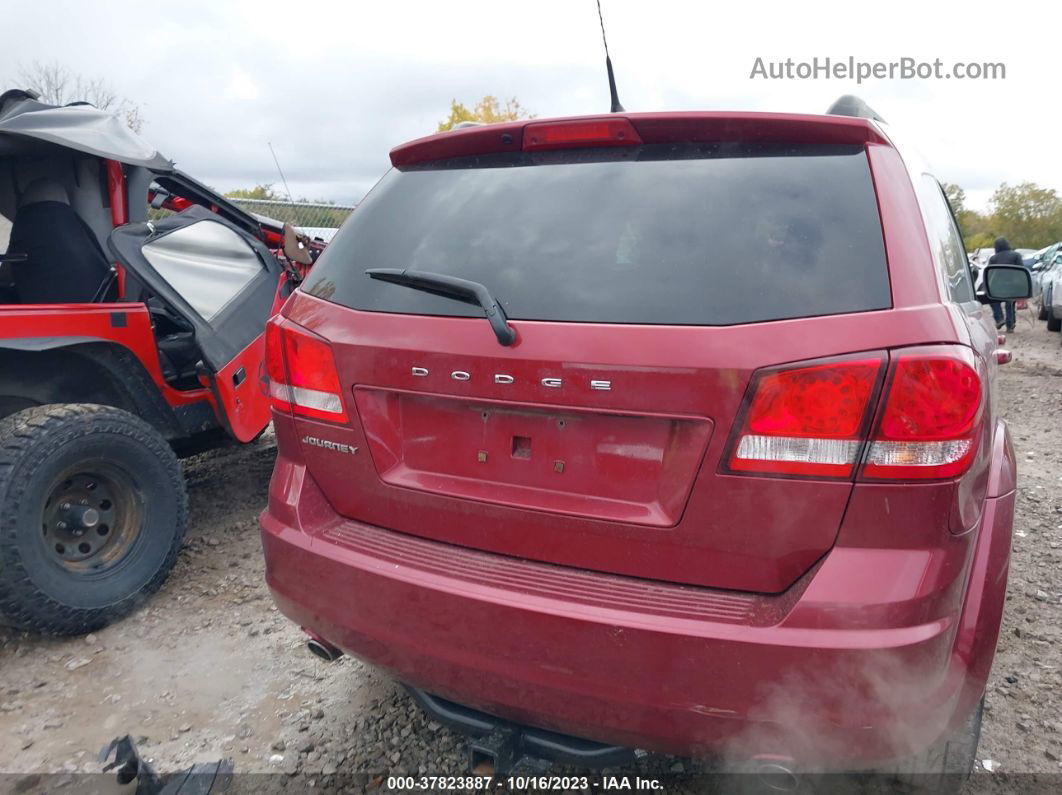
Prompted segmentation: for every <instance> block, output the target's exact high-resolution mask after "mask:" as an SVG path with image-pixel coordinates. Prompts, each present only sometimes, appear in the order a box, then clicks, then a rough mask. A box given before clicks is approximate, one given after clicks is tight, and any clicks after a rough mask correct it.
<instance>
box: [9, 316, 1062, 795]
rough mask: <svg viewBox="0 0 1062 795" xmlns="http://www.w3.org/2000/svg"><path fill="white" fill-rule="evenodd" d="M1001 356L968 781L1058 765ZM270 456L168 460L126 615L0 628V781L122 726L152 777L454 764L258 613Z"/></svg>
mask: <svg viewBox="0 0 1062 795" xmlns="http://www.w3.org/2000/svg"><path fill="white" fill-rule="evenodd" d="M1010 347H1011V348H1012V350H1013V351H1014V352H1015V361H1014V362H1013V363H1012V364H1010V365H1008V366H1007V367H1004V368H1002V369H1003V376H1002V378H1001V384H1000V392H1001V399H1002V401H1003V404H1004V406H1005V412H1006V415H1007V418H1008V420H1009V421H1010V423H1011V428H1012V431H1013V433H1014V437H1015V444H1016V446H1017V449H1018V456H1019V459H1020V461H1021V474H1020V477H1021V482H1020V495H1019V499H1018V508H1017V510H1018V519H1017V526H1016V537H1015V541H1014V556H1013V558H1012V567H1011V573H1010V594H1009V597H1008V605H1007V615H1006V619H1005V622H1004V627H1003V632H1002V635H1001V639H1000V645H999V652H998V655H997V657H996V663H995V667H994V670H993V673H992V679H991V683H990V685H989V690H988V699H987V708H986V709H987V711H986V713H985V721H984V729H983V735H982V738H981V746H980V749H979V751H978V759H979V760H981V761H979V763H978V771H977V775H976V776H975V777H974V779H973V781H972V783H971V785H968V789H969V790H971V791H972V790H974V789H977V790H981V789H989V790H992V791H1008V792H1014V791H1025V790H1027V789H1028V788H1029V782H1030V779H1028V778H1024V779H1023V778H1020V777H1019V778H1008V777H1007V775H1006V774H1015V773H1020V774H1029V773H1038V774H1050V773H1054V774H1059V773H1060V772H1062V761H1060V760H1062V695H1060V693H1059V684H1060V683H1062V645H1060V638H1062V629H1060V626H1059V618H1060V617H1062V606H1060V604H1062V584H1060V581H1059V577H1058V569H1059V563H1060V561H1062V543H1060V542H1062V467H1060V466H1059V462H1060V460H1062V428H1060V425H1059V422H1058V417H1059V414H1060V409H1062V349H1060V347H1059V335H1058V334H1048V333H1047V332H1046V331H1045V330H1044V327H1043V324H1041V323H1037V324H1032V323H1031V322H1030V320H1029V318H1028V317H1024V316H1023V318H1022V320H1021V322H1020V324H1019V327H1018V332H1017V333H1016V334H1014V335H1012V338H1011V340H1010ZM274 453H275V447H274V443H273V441H272V438H271V437H270V436H268V435H267V436H266V437H263V439H261V440H260V441H259V442H257V443H256V444H254V445H251V446H249V447H245V448H229V449H225V450H221V451H218V452H215V453H212V454H209V455H204V456H200V457H197V458H193V459H189V460H187V461H186V462H185V468H186V472H187V477H188V481H189V491H190V497H191V506H192V516H191V524H190V530H189V535H188V540H187V545H186V547H185V549H184V550H183V552H182V553H181V557H180V560H179V562H178V564H177V567H176V569H175V571H174V573H173V575H172V576H171V577H170V579H169V581H168V583H167V585H166V586H165V587H164V588H163V590H162V591H161V593H160V594H159V595H157V596H156V597H155V598H154V599H152V600H151V602H150V603H149V604H148V605H147V606H146V608H145V609H143V610H141V611H140V612H139V613H138V614H136V615H134V616H133V617H131V618H129V619H127V620H126V621H123V622H121V623H120V624H118V625H116V626H113V627H110V628H108V629H106V630H103V631H101V632H99V633H96V634H95V635H90V636H88V637H86V638H82V639H74V640H55V639H46V638H39V637H32V636H25V635H17V634H12V633H7V632H5V631H4V630H0V772H6V773H8V774H11V775H8V776H0V791H3V790H4V789H5V785H10V786H11V788H12V789H17V790H21V791H30V790H34V789H38V788H47V789H52V788H54V787H57V786H59V785H60V784H64V783H65V784H68V785H71V784H72V785H74V786H72V787H70V789H75V790H76V789H79V788H80V786H81V785H84V784H85V782H86V779H85V778H75V777H74V776H73V775H72V774H75V773H86V772H98V771H99V769H100V766H99V763H98V762H97V760H96V754H97V753H98V751H99V750H100V748H101V747H102V746H103V745H105V744H106V743H107V742H108V741H109V740H110V739H111V738H112V737H115V736H117V735H121V734H126V733H128V734H131V735H132V736H133V737H135V738H138V740H139V742H140V746H139V747H140V749H141V751H142V752H143V754H144V756H145V757H147V758H149V759H151V760H153V761H154V764H155V765H156V766H157V767H158V768H159V769H160V770H162V771H170V770H175V769H178V768H181V767H184V766H187V765H189V764H192V763H194V762H206V761H212V760H216V759H218V758H219V757H222V756H226V757H232V758H233V760H234V762H235V768H236V770H237V771H238V772H243V773H252V772H253V773H273V774H274V775H272V776H269V777H264V776H263V777H260V778H259V779H257V783H256V785H255V788H257V789H259V790H260V789H262V788H269V787H281V786H283V785H285V784H288V785H290V786H289V789H304V788H306V787H309V786H317V787H320V786H322V785H328V784H330V783H335V782H337V781H338V782H340V783H341V784H342V785H343V786H349V787H351V788H353V789H355V790H357V789H367V790H373V789H385V788H386V779H385V778H382V777H383V776H387V775H399V774H434V775H440V774H442V775H447V774H449V775H455V774H461V773H463V772H464V754H465V751H464V741H463V739H462V738H461V737H460V736H458V735H456V734H453V733H452V732H450V731H449V730H447V729H445V728H443V727H441V726H439V725H438V724H436V723H434V722H433V721H431V720H429V719H427V718H425V717H424V716H423V715H422V714H421V713H420V712H419V711H418V710H416V709H415V708H414V706H413V705H412V703H411V702H410V700H409V699H408V698H407V697H406V696H405V695H404V694H403V693H402V691H401V690H400V688H399V687H398V686H397V685H396V684H395V683H394V682H393V681H392V680H391V679H390V678H389V677H388V676H387V675H385V674H383V673H381V672H379V671H376V670H374V669H373V668H371V667H370V666H368V665H365V664H362V663H360V662H358V661H356V660H352V659H348V658H343V659H341V660H340V661H339V662H337V663H335V664H333V665H326V664H324V663H321V662H318V661H317V660H316V659H315V658H313V657H312V656H310V655H309V654H308V653H306V651H305V650H304V648H303V641H304V639H303V636H302V634H301V632H300V631H299V630H298V628H296V627H294V626H291V625H290V624H289V623H288V621H287V620H286V619H284V618H283V617H282V616H280V614H279V613H277V612H276V610H275V608H273V606H272V603H271V601H270V598H269V595H268V592H267V590H266V588H265V586H264V584H263V566H262V559H261V552H260V546H259V541H258V533H257V526H256V515H257V513H258V511H259V510H260V508H261V506H262V505H263V504H264V501H265V490H266V485H267V482H268V479H269V473H270V469H271V466H272V459H273V456H274ZM985 760H987V761H985ZM694 769H696V765H695V764H693V763H690V762H688V761H683V760H677V759H670V758H658V757H651V758H649V759H647V760H644V761H643V762H641V763H640V765H639V771H640V772H642V773H648V774H651V775H667V776H668V780H669V786H668V791H672V790H674V789H690V790H694V789H697V790H699V789H703V787H702V786H699V785H698V784H697V781H698V780H697V779H695V778H694V777H692V776H690V775H689V774H690V772H691V770H694ZM44 774H53V775H52V776H50V777H48V776H45V777H44V778H37V777H36V776H38V775H44ZM278 774H279V775H278ZM285 774H286V775H285ZM295 774H298V776H297V777H294V778H289V776H295ZM1000 774H1003V775H1000ZM246 780H250V779H245V781H246ZM684 781H685V784H688V786H684ZM1055 782H1056V783H1058V784H1059V785H1062V777H1060V778H1056V779H1055ZM267 783H268V785H269V786H268V787H266V784H267ZM672 785H673V786H672ZM68 791H69V790H68ZM1044 791H1047V790H1044Z"/></svg>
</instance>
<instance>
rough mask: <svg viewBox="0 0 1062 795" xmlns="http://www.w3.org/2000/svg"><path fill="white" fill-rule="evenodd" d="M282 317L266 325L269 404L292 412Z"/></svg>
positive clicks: (270, 320) (278, 409) (272, 319)
mask: <svg viewBox="0 0 1062 795" xmlns="http://www.w3.org/2000/svg"><path fill="white" fill-rule="evenodd" d="M282 322H283V321H282V319H281V318H280V317H272V318H270V319H269V322H267V323H266V336H265V360H266V375H268V376H269V402H270V404H271V405H272V406H273V408H275V409H276V410H277V411H283V412H289V411H291V388H290V387H289V386H288V373H287V369H286V368H285V367H284V343H283V341H282V338H281V331H280V324H281V323H282Z"/></svg>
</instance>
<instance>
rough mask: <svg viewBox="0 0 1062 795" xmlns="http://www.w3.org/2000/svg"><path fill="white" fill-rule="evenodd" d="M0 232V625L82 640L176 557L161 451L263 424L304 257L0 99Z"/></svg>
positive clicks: (54, 112)
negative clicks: (274, 346) (270, 331)
mask: <svg viewBox="0 0 1062 795" xmlns="http://www.w3.org/2000/svg"><path fill="white" fill-rule="evenodd" d="M174 211H181V212H176V213H175V212H174ZM0 221H3V223H2V224H0V233H2V237H3V238H4V239H2V240H0V252H3V253H0V623H7V624H10V625H13V626H15V627H17V628H20V629H31V630H38V631H45V632H52V633H58V634H76V633H84V632H89V631H91V630H94V629H97V628H99V627H101V626H103V625H104V624H106V623H108V622H110V621H112V620H114V619H115V618H118V617H120V616H122V615H125V614H126V613H128V612H129V611H130V610H132V609H133V608H134V607H135V606H136V605H137V604H138V603H139V602H140V601H142V600H143V599H144V598H145V596H146V595H148V594H150V593H152V592H153V591H154V590H156V589H157V588H158V587H159V586H160V585H161V583H162V581H163V579H164V578H165V577H166V575H167V573H168V572H169V570H170V568H171V567H172V566H173V563H174V561H175V560H176V557H177V552H178V550H179V549H180V545H181V539H182V537H183V535H184V531H185V523H186V518H187V517H186V497H185V489H184V484H183V481H182V476H181V470H180V465H179V464H178V460H177V455H176V453H182V452H188V451H197V450H203V449H207V448H209V447H210V446H215V445H217V444H219V443H221V442H222V441H225V440H228V439H235V440H236V441H238V442H249V441H251V440H253V439H254V438H255V437H257V436H258V435H259V434H260V433H261V432H262V431H263V430H264V429H265V427H266V426H267V425H268V423H269V419H270V416H269V405H268V400H267V394H266V388H265V372H264V365H263V363H262V357H263V341H262V337H263V332H264V329H265V322H266V320H267V319H268V318H269V316H270V315H271V314H272V313H273V312H274V311H275V310H276V308H277V307H279V305H280V304H281V302H283V301H284V299H285V298H287V296H288V294H289V293H290V292H291V290H292V288H293V287H294V286H295V285H296V284H297V283H298V281H299V280H300V279H301V277H302V275H303V274H304V273H305V270H306V267H307V266H308V265H309V264H310V262H311V261H312V258H313V254H314V253H316V250H315V247H314V246H312V245H309V244H308V243H307V242H306V241H303V242H302V243H300V242H299V240H298V235H296V234H295V232H294V230H292V229H290V228H288V229H286V230H285V229H284V228H283V227H281V226H280V225H274V224H269V223H263V222H261V221H260V220H259V219H257V218H255V217H253V216H251V215H250V214H248V213H246V212H244V211H243V210H241V209H239V208H238V207H236V206H235V205H233V204H231V203H229V202H228V201H226V200H225V199H223V198H222V197H221V196H219V195H218V194H217V193H215V192H214V191H213V190H211V189H210V188H207V187H206V186H204V185H202V184H200V183H198V182H197V181H195V180H194V179H192V178H191V177H189V176H188V175H186V174H183V173H182V172H180V171H178V170H177V169H175V168H174V166H173V164H172V163H171V162H170V161H169V160H167V159H166V158H165V157H163V156H162V155H160V154H159V153H158V152H157V151H155V149H154V148H153V147H152V146H151V145H149V144H148V143H147V142H145V141H144V140H143V139H141V138H139V137H138V136H136V135H135V134H133V133H132V132H131V131H130V130H128V129H127V128H126V127H125V126H124V125H123V124H122V123H121V122H120V121H119V120H118V119H117V118H115V117H114V116H112V115H111V114H108V113H104V112H102V111H99V110H96V109H95V108H93V107H91V106H88V105H85V104H75V105H68V106H64V107H54V106H51V105H47V104H45V103H42V102H39V101H38V100H37V98H36V96H35V95H34V94H32V93H31V92H25V91H8V92H6V93H4V94H2V95H0ZM285 235H286V238H285ZM285 242H286V243H287V246H286V249H285V250H286V251H287V252H288V254H289V255H290V257H285V256H283V255H279V253H278V252H277V251H276V250H277V249H281V248H284V247H285ZM316 248H317V249H319V247H316Z"/></svg>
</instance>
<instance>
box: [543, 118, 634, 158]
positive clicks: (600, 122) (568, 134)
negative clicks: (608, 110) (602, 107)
mask: <svg viewBox="0 0 1062 795" xmlns="http://www.w3.org/2000/svg"><path fill="white" fill-rule="evenodd" d="M641 143H642V138H641V136H640V135H638V131H637V130H635V129H634V125H632V124H631V123H630V122H629V121H628V120H627V119H623V118H619V119H615V118H612V119H609V118H604V119H575V120H572V121H544V122H534V123H532V124H528V125H527V126H526V127H524V144H523V148H524V151H527V152H534V151H537V150H541V149H570V148H574V147H582V146H640V145H641Z"/></svg>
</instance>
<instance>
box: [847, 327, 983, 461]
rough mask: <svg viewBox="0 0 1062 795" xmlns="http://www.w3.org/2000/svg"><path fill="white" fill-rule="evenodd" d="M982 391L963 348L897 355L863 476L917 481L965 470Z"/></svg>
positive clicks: (971, 451) (973, 448)
mask: <svg viewBox="0 0 1062 795" xmlns="http://www.w3.org/2000/svg"><path fill="white" fill-rule="evenodd" d="M982 389H983V387H982V383H981V377H980V375H978V372H977V367H976V365H975V362H974V359H973V356H972V355H970V354H969V352H967V351H965V349H962V348H951V347H949V348H948V349H947V350H941V351H927V350H924V349H923V351H921V352H917V353H908V354H903V353H901V354H900V355H899V356H898V357H897V361H896V364H895V366H894V372H893V376H892V380H891V383H890V384H889V388H888V394H887V395H886V401H885V407H884V409H883V411H882V415H881V421H880V422H879V423H878V428H877V430H876V432H875V433H874V435H873V439H872V441H871V445H870V449H869V450H868V451H867V456H866V462H865V464H864V465H863V475H864V476H865V477H867V478H874V479H880V478H887V479H890V480H892V479H903V480H909V479H918V480H922V479H927V478H946V477H954V476H956V475H960V474H962V473H963V472H965V471H966V470H967V469H968V468H969V466H970V463H971V461H972V460H973V457H974V454H975V453H976V452H977V442H978V437H979V436H980V431H981V417H982V413H983V412H982Z"/></svg>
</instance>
